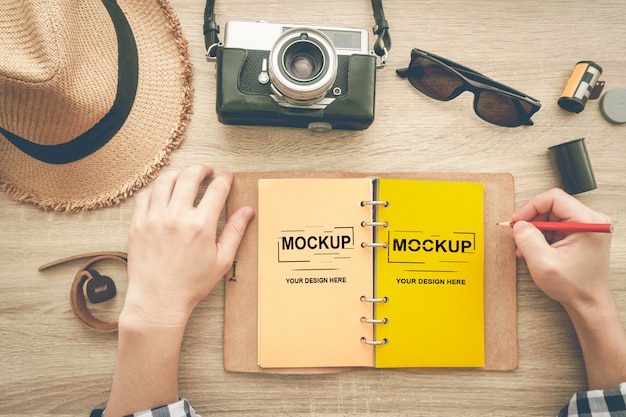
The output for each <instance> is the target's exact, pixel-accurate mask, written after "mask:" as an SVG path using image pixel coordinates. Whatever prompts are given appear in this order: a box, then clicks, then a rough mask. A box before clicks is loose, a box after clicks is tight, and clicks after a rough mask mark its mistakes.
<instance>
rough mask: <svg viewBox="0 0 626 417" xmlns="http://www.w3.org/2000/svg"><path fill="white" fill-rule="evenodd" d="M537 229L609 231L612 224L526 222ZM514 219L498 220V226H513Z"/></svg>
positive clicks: (611, 228) (611, 229)
mask: <svg viewBox="0 0 626 417" xmlns="http://www.w3.org/2000/svg"><path fill="white" fill-rule="evenodd" d="M528 223H530V224H532V225H534V226H535V227H536V228H537V229H539V230H550V231H562V232H596V233H611V232H612V231H613V225H612V224H606V223H577V222H528ZM514 224H515V222H514V221H510V222H500V223H497V225H498V226H508V227H513V225H514Z"/></svg>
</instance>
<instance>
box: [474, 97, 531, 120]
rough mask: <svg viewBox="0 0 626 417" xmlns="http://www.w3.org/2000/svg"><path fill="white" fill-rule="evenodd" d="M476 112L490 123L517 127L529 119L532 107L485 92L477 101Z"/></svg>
mask: <svg viewBox="0 0 626 417" xmlns="http://www.w3.org/2000/svg"><path fill="white" fill-rule="evenodd" d="M475 110H476V113H477V114H478V115H479V116H480V117H482V118H483V119H485V120H486V121H488V122H491V123H494V124H497V125H500V126H509V127H515V126H519V125H521V124H523V123H524V122H525V121H526V120H527V119H528V115H529V114H530V112H531V110H532V106H531V105H530V104H529V103H527V102H525V101H521V100H518V99H516V98H514V97H510V96H508V95H505V94H501V93H498V92H495V91H488V90H483V91H481V92H480V94H479V95H478V97H477V99H476V104H475Z"/></svg>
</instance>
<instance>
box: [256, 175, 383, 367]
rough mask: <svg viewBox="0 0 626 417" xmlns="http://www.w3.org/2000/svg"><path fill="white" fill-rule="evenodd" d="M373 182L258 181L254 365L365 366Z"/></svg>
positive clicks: (368, 360)
mask: <svg viewBox="0 0 626 417" xmlns="http://www.w3.org/2000/svg"><path fill="white" fill-rule="evenodd" d="M371 192H372V181H371V180H370V179H368V178H361V179H283V180H260V181H259V208H258V220H259V237H258V239H259V242H258V248H259V249H258V251H259V252H258V262H259V270H258V277H259V292H258V296H259V338H258V340H259V365H260V366H262V367H272V368H274V367H327V366H372V365H373V363H374V357H373V356H374V354H373V348H372V347H371V346H366V345H364V344H363V343H361V342H360V338H361V337H363V336H365V337H368V338H369V337H371V336H372V328H371V325H368V324H364V323H362V322H361V321H360V318H361V317H363V316H365V317H370V316H371V314H372V309H371V306H369V305H367V303H363V302H361V301H360V297H361V296H362V295H367V296H370V295H371V294H372V291H373V283H372V257H373V255H372V251H371V250H367V249H363V248H362V247H361V246H360V244H361V242H363V241H370V240H371V239H372V236H371V233H372V231H371V228H369V227H362V226H361V224H360V223H361V221H362V220H367V219H368V218H371V208H370V207H362V206H361V205H360V202H361V201H363V200H368V199H370V198H371V197H370V196H371Z"/></svg>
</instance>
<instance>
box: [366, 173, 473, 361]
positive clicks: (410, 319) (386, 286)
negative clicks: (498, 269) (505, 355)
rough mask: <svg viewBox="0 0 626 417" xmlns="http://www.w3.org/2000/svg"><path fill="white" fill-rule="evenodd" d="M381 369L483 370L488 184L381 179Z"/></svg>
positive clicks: (378, 354)
mask: <svg viewBox="0 0 626 417" xmlns="http://www.w3.org/2000/svg"><path fill="white" fill-rule="evenodd" d="M379 181H380V182H379V196H378V200H382V201H389V203H390V204H389V207H380V208H379V209H378V219H379V221H386V222H388V223H389V225H388V227H387V228H382V227H379V228H378V237H377V240H378V241H379V242H387V243H388V248H387V249H382V248H379V249H376V251H377V255H376V256H377V259H376V262H377V270H376V278H375V280H376V296H377V297H384V296H386V297H388V298H389V301H388V302H387V303H379V304H376V310H377V311H376V315H377V318H378V319H381V318H383V317H385V318H387V319H388V320H389V321H388V323H387V324H385V325H377V327H376V339H377V340H381V339H384V338H386V339H388V344H386V345H381V346H377V347H376V367H482V366H484V364H485V353H484V352H485V348H484V340H485V337H484V332H485V330H484V245H483V240H484V220H483V216H484V203H483V201H484V200H483V184H482V183H479V182H445V181H420V180H395V179H380V180H379Z"/></svg>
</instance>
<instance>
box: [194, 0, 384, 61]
mask: <svg viewBox="0 0 626 417" xmlns="http://www.w3.org/2000/svg"><path fill="white" fill-rule="evenodd" d="M372 9H373V11H374V21H375V25H374V27H373V28H372V31H373V32H374V35H376V36H377V38H376V41H375V42H374V53H375V54H376V55H378V56H379V57H380V59H381V61H380V64H379V65H378V67H379V68H381V67H384V66H385V64H386V63H387V54H388V53H389V51H390V50H391V36H390V34H389V22H387V19H385V12H384V11H383V0H372ZM203 31H204V46H205V47H206V51H207V53H206V56H207V58H215V57H216V56H217V48H218V47H219V45H220V40H219V37H218V34H219V33H220V27H219V26H218V24H217V22H216V21H215V0H207V2H206V6H205V8H204V26H203Z"/></svg>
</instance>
